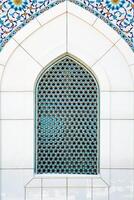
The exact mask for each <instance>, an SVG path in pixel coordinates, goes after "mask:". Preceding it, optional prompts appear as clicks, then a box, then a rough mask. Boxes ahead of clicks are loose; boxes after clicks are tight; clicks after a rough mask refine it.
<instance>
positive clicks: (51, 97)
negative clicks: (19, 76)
mask: <svg viewBox="0 0 134 200" xmlns="http://www.w3.org/2000/svg"><path fill="white" fill-rule="evenodd" d="M98 99H99V89H98V85H97V81H96V79H95V78H94V76H93V74H92V73H91V72H90V71H88V70H87V69H86V68H85V67H84V66H82V65H81V64H80V63H79V62H77V61H75V60H74V59H73V58H71V57H69V56H65V57H63V58H61V59H60V60H58V61H57V62H55V63H54V64H52V65H51V66H50V67H49V68H48V69H47V70H46V71H44V72H43V73H42V74H41V76H40V78H39V79H38V82H37V85H36V160H35V172H36V173H37V174H42V173H54V174H55V173H56V174H97V173H98V163H99V159H98V155H99V133H98V131H99V101H98Z"/></svg>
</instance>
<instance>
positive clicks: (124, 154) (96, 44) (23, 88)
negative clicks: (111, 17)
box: [0, 3, 134, 200]
mask: <svg viewBox="0 0 134 200" xmlns="http://www.w3.org/2000/svg"><path fill="white" fill-rule="evenodd" d="M66 11H68V13H66ZM66 51H68V52H69V53H70V54H72V55H74V56H75V57H77V58H79V59H80V60H82V62H84V63H85V64H86V65H87V66H88V67H89V68H90V70H92V71H93V73H94V74H95V75H96V77H97V79H98V82H99V84H100V90H101V92H100V101H101V103H100V109H101V111H100V118H101V119H100V140H101V141H100V144H101V148H100V156H101V157H100V164H101V168H116V169H118V171H116V172H115V171H114V170H113V171H112V176H111V179H110V180H112V181H113V183H114V184H115V185H116V184H120V182H116V175H117V176H119V180H120V179H121V178H122V179H121V187H123V186H122V182H123V183H124V181H126V178H127V181H128V182H129V178H130V179H131V178H132V174H131V173H133V170H130V169H133V168H134V82H133V80H134V56H133V53H132V52H131V50H130V48H129V47H128V46H127V44H126V43H125V42H124V41H123V40H122V39H121V38H120V36H119V35H117V33H115V32H114V31H113V30H112V29H111V28H109V27H108V26H107V25H106V24H104V23H103V22H102V21H101V20H100V19H97V18H96V17H95V16H94V15H92V14H90V13H89V12H87V11H84V9H81V8H79V7H78V6H76V5H73V4H71V3H68V7H67V10H66V5H65V3H61V4H60V5H58V6H56V7H55V8H52V9H51V10H49V11H47V12H46V13H44V14H42V15H41V16H39V17H38V18H37V19H35V20H33V21H32V22H30V23H29V24H28V25H26V26H25V27H24V28H23V29H22V30H21V31H19V32H18V33H17V34H16V35H15V36H14V38H13V39H11V40H10V41H9V43H8V44H7V45H6V46H5V48H4V49H3V51H2V52H1V53H0V77H1V88H0V93H1V111H0V113H1V115H0V123H1V124H0V125H1V135H0V145H1V153H0V157H1V164H0V168H1V172H0V173H1V176H2V181H1V183H2V184H1V188H2V192H1V196H2V200H18V199H19V200H21V199H23V189H24V188H23V187H22V186H23V185H24V183H26V182H27V181H28V180H29V179H30V177H32V169H33V162H34V149H33V145H34V83H35V81H36V78H37V76H38V74H39V73H40V71H41V70H42V69H43V68H44V67H45V66H46V65H47V64H48V63H49V62H50V61H52V60H53V59H54V58H56V57H57V56H59V55H61V54H63V53H65V52H66ZM120 168H122V169H124V170H126V169H128V171H126V173H125V174H122V171H121V170H119V169H120ZM129 170H130V171H129ZM118 172H119V173H118ZM107 176H108V177H109V175H107ZM20 180H21V181H20ZM127 181H126V187H125V188H126V191H127V185H128V183H127ZM130 182H131V183H130V185H131V184H132V181H130ZM10 185H12V187H10ZM118 193H120V191H119V192H118V191H116V192H112V193H111V199H110V200H125V199H126V200H129V199H132V198H133V197H134V196H133V197H132V198H131V196H132V192H131V195H129V192H128V197H126V196H119V194H118ZM121 194H123V193H121ZM18 197H19V198H18Z"/></svg>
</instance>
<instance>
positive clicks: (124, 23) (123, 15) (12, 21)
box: [0, 0, 134, 50]
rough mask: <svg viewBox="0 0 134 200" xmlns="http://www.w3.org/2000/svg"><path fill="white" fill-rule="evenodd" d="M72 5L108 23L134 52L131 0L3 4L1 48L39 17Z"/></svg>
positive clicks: (8, 0)
mask: <svg viewBox="0 0 134 200" xmlns="http://www.w3.org/2000/svg"><path fill="white" fill-rule="evenodd" d="M63 2H66V11H67V10H68V7H67V4H68V3H70V2H71V3H74V4H76V5H78V6H80V7H81V8H82V9H85V10H87V11H89V12H91V13H93V14H94V15H95V16H97V17H98V18H100V19H101V20H103V21H104V22H105V23H107V24H108V25H109V26H110V27H111V28H113V29H114V30H115V31H116V32H117V33H118V34H119V35H120V36H121V37H122V38H123V39H124V40H125V41H126V42H127V43H128V45H129V46H130V47H131V49H132V50H133V49H134V41H133V38H134V36H133V26H134V22H133V7H134V5H133V1H132V0H126V1H124V0H120V1H115V0H104V1H102V0H97V1H96V0H93V1H90V0H89V1H88V0H86V1H83V0H69V1H68V0H50V1H49V0H48V1H45V0H42V1H29V0H23V1H20V2H19V1H15V0H14V1H13V0H4V2H3V1H1V3H0V11H1V13H0V48H1V49H2V48H3V47H4V45H5V44H6V43H7V42H8V41H9V40H10V38H12V37H13V36H14V35H15V34H16V32H17V31H19V30H20V29H21V28H23V27H24V26H25V25H26V24H27V23H29V22H30V21H31V20H33V19H34V18H37V17H38V16H39V15H40V14H42V13H44V12H45V11H46V12H47V10H49V9H51V8H52V7H54V6H57V5H58V4H60V3H63Z"/></svg>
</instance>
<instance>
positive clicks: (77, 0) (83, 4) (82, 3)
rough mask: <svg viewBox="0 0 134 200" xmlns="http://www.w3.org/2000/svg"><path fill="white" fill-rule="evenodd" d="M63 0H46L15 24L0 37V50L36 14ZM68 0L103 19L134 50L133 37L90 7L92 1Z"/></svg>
mask: <svg viewBox="0 0 134 200" xmlns="http://www.w3.org/2000/svg"><path fill="white" fill-rule="evenodd" d="M9 1H10V0H9ZM43 1H44V0H43ZM64 1H67V0H56V1H55V2H53V3H51V2H52V1H50V2H49V1H48V4H47V5H45V6H44V7H43V8H41V10H40V11H38V12H35V13H34V14H32V15H30V16H29V18H27V19H26V20H24V21H23V22H22V23H21V24H20V25H18V26H16V27H17V28H15V29H13V30H12V31H11V32H10V33H9V34H7V37H5V38H4V39H1V41H2V42H1V43H0V51H1V50H2V49H3V47H4V46H5V44H6V43H7V42H8V41H9V40H10V39H11V38H12V37H13V36H14V35H15V34H16V32H18V31H19V30H20V29H21V28H23V27H24V26H25V25H26V24H27V23H29V22H30V21H31V20H33V19H34V18H36V17H37V16H39V15H40V14H42V13H43V12H45V11H47V10H49V9H50V8H52V7H54V6H56V5H58V4H59V3H62V2H64ZM68 1H70V2H72V3H75V4H76V5H78V6H80V7H82V8H84V9H85V10H87V11H89V12H91V13H92V14H94V15H95V16H97V17H98V18H100V19H101V20H103V21H104V22H105V23H107V24H108V25H109V26H110V27H111V28H112V29H113V30H115V31H116V32H117V33H118V34H119V35H120V36H121V37H122V38H123V39H124V40H125V41H126V42H127V43H128V45H129V46H130V48H131V49H132V50H133V51H134V43H133V39H134V38H133V37H132V39H131V38H129V37H128V36H127V35H126V34H125V33H124V32H123V30H121V28H119V27H118V26H117V25H114V24H113V23H112V22H111V21H110V20H109V19H108V18H106V17H105V16H104V14H101V12H99V11H97V8H94V7H93V5H92V7H90V6H91V4H92V3H90V1H82V0H68ZM93 1H94V0H93ZM96 1H100V0H96ZM87 2H88V4H87ZM49 3H50V4H49ZM30 14H31V13H30ZM133 22H134V20H132V21H131V26H132V25H133ZM0 25H1V27H2V23H1V19H0ZM132 27H133V26H132ZM131 30H132V33H131V34H132V35H133V28H132V29H131Z"/></svg>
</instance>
